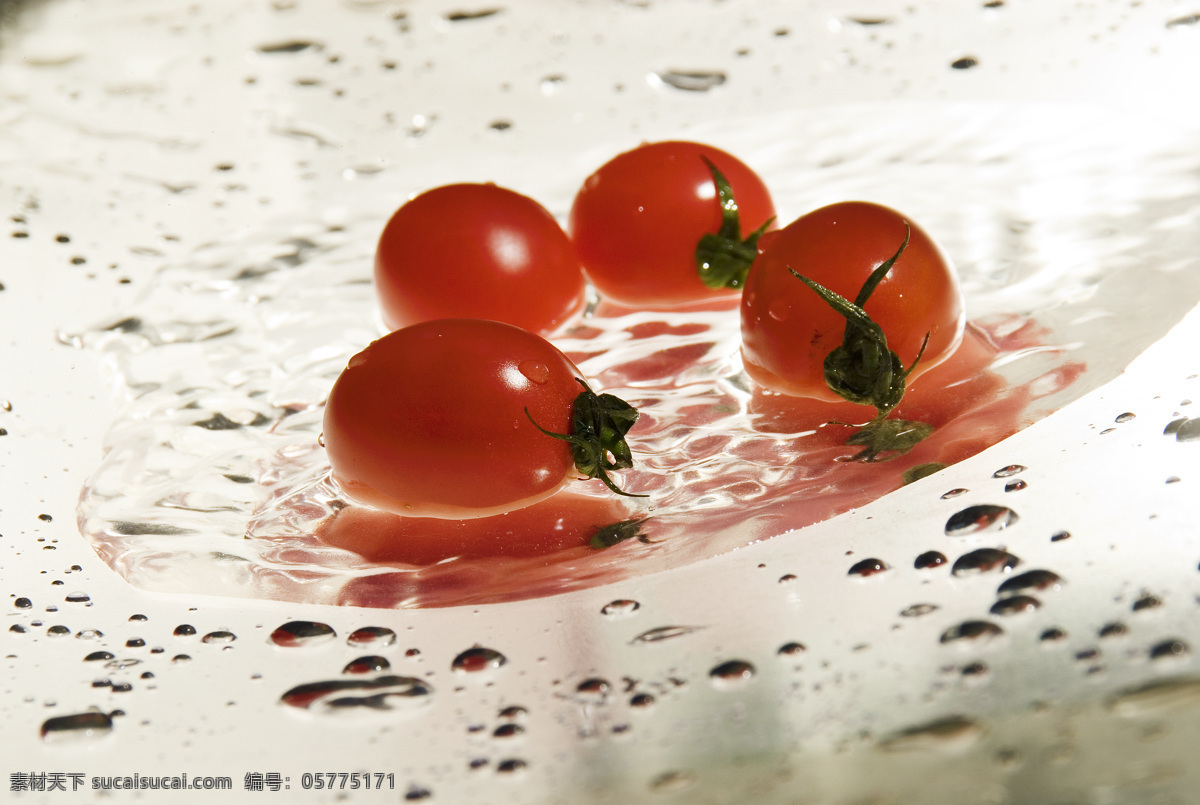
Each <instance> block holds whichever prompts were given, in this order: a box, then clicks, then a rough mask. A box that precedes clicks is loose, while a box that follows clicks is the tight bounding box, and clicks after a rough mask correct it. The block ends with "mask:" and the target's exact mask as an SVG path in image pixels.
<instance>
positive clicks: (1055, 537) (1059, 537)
mask: <svg viewBox="0 0 1200 805" xmlns="http://www.w3.org/2000/svg"><path fill="white" fill-rule="evenodd" d="M1070 538H1071V532H1070V531H1059V532H1057V533H1054V534H1051V535H1050V541H1051V542H1062V541H1063V540H1064V539H1070Z"/></svg>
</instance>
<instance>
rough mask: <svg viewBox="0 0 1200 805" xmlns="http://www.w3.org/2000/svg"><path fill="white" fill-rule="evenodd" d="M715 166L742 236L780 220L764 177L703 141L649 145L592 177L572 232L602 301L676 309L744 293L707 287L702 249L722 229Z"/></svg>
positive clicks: (575, 210)
mask: <svg viewBox="0 0 1200 805" xmlns="http://www.w3.org/2000/svg"><path fill="white" fill-rule="evenodd" d="M704 157H707V158H708V159H709V160H711V161H712V163H713V164H714V165H716V166H717V168H718V169H719V170H720V171H721V173H723V174H724V176H725V178H726V179H727V180H728V181H729V184H730V187H731V188H732V189H733V195H734V198H735V199H736V201H737V205H738V211H739V217H740V219H741V230H742V236H743V237H745V236H746V235H748V234H750V233H751V232H753V231H755V230H756V229H758V228H759V227H760V226H762V225H763V224H764V223H765V222H766V221H767V220H768V219H771V218H773V217H774V216H775V206H774V204H773V202H772V201H771V195H770V193H769V192H768V190H767V187H766V185H765V184H764V183H763V181H762V179H761V178H759V176H758V175H757V174H756V173H755V172H754V171H753V170H751V169H750V168H749V167H747V166H746V165H745V164H743V163H742V162H741V161H739V160H738V159H737V158H736V157H734V156H731V155H730V154H727V153H725V152H724V151H721V150H719V149H717V148H713V147H712V146H708V145H702V144H700V143H692V142H683V141H668V142H658V143H649V144H646V145H642V146H639V147H638V148H635V149H633V150H632V151H627V152H625V153H623V154H620V155H618V156H616V157H614V158H613V159H612V160H610V161H609V162H608V163H606V164H605V165H604V166H602V167H601V168H600V169H599V170H597V171H596V172H595V173H594V174H592V175H591V176H590V177H588V179H587V181H585V182H584V183H583V187H582V188H581V189H580V190H579V192H578V194H576V196H575V201H574V203H573V204H572V206H571V213H570V217H569V219H568V224H567V230H568V231H569V232H570V235H571V239H572V240H573V241H574V242H575V248H576V250H577V251H578V253H579V258H580V260H581V261H582V263H583V267H584V271H585V272H586V273H587V276H588V278H589V279H590V280H591V281H592V284H593V285H595V286H596V289H597V290H598V291H599V292H600V294H601V295H602V296H604V297H605V298H606V299H608V300H609V301H612V302H616V303H618V304H621V305H627V306H630V307H677V306H681V305H687V304H691V303H694V302H702V301H705V300H710V299H714V298H719V297H722V296H729V295H731V294H737V293H739V290H738V289H732V290H728V289H720V290H714V289H712V288H709V287H707V286H705V285H704V283H703V282H702V281H701V280H700V276H699V273H698V272H697V269H696V256H695V253H696V245H697V243H698V242H699V240H700V238H701V237H703V236H704V235H705V234H706V233H715V232H716V231H717V230H718V229H719V228H720V226H721V206H720V201H719V199H718V198H717V190H716V185H715V184H714V183H713V177H712V173H711V172H710V171H709V168H708V166H707V165H706V164H705V163H704Z"/></svg>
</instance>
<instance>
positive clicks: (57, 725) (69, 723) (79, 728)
mask: <svg viewBox="0 0 1200 805" xmlns="http://www.w3.org/2000/svg"><path fill="white" fill-rule="evenodd" d="M112 728H113V722H112V719H111V718H109V717H108V716H107V715H105V714H104V713H101V712H98V711H97V712H87V713H75V714H73V715H69V716H56V717H55V718H49V719H46V720H45V721H43V722H42V730H41V733H42V740H43V741H47V742H57V741H62V740H74V739H81V738H98V737H101V736H103V735H107V734H108V733H110V732H112Z"/></svg>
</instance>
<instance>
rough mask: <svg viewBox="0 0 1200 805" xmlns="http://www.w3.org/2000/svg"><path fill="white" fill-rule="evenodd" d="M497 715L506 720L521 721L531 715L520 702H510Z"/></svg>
mask: <svg viewBox="0 0 1200 805" xmlns="http://www.w3.org/2000/svg"><path fill="white" fill-rule="evenodd" d="M496 715H497V717H499V718H501V719H504V720H505V721H520V720H522V719H524V718H525V716H527V715H529V711H528V710H526V709H525V708H524V707H522V706H521V705H519V704H510V705H509V706H508V707H505V708H504V709H503V710H501V711H500V712H499V713H497V714H496Z"/></svg>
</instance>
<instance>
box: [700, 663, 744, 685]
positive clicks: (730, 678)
mask: <svg viewBox="0 0 1200 805" xmlns="http://www.w3.org/2000/svg"><path fill="white" fill-rule="evenodd" d="M708 676H709V678H710V679H711V680H712V683H713V686H714V687H716V688H717V689H719V690H728V689H731V688H735V687H739V686H741V685H744V684H746V683H747V682H749V681H750V680H751V679H753V678H754V666H753V665H751V664H750V663H748V662H746V661H745V660H729V661H728V662H723V663H721V664H720V665H718V666H716V667H715V668H713V669H712V670H711V671H709V672H708Z"/></svg>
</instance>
